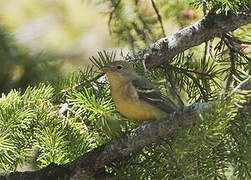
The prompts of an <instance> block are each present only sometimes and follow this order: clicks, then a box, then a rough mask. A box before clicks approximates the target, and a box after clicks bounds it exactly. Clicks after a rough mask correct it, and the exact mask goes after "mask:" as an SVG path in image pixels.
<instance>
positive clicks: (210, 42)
mask: <svg viewBox="0 0 251 180" xmlns="http://www.w3.org/2000/svg"><path fill="white" fill-rule="evenodd" d="M213 40H214V39H210V41H209V55H210V57H211V59H212V60H213V61H216V62H217V61H218V60H217V59H215V58H214V55H213Z"/></svg>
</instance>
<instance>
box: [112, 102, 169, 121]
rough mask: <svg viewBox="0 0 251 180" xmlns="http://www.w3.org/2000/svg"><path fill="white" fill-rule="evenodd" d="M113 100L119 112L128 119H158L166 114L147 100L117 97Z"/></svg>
mask: <svg viewBox="0 0 251 180" xmlns="http://www.w3.org/2000/svg"><path fill="white" fill-rule="evenodd" d="M114 102H115V105H116V107H117V108H118V110H119V112H120V113H121V114H123V115H124V116H126V117H127V118H129V119H134V120H139V121H140V120H141V121H144V120H149V119H160V118H163V117H165V116H166V115H167V113H166V112H164V111H162V110H160V109H159V108H156V107H154V106H152V105H150V104H148V103H147V102H139V101H137V102H136V101H132V100H129V99H123V100H119V99H117V100H115V101H114Z"/></svg>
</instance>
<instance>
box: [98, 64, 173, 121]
mask: <svg viewBox="0 0 251 180" xmlns="http://www.w3.org/2000/svg"><path fill="white" fill-rule="evenodd" d="M102 70H103V71H104V72H105V74H106V76H107V78H108V81H109V83H110V85H111V92H112V99H113V101H114V103H115V105H116V107H117V109H118V110H119V112H120V113H121V114H122V115H124V116H126V117H127V118H129V119H133V120H138V121H144V120H150V119H160V118H163V117H165V116H166V115H167V114H168V113H171V112H174V111H176V110H177V109H178V107H177V106H176V105H175V104H174V103H173V102H172V101H171V100H170V99H169V98H168V97H167V96H166V95H164V94H163V93H162V92H161V91H160V90H159V89H157V88H156V87H154V86H153V85H152V84H151V83H150V82H149V81H148V80H147V79H145V78H143V77H140V76H139V75H138V74H137V73H136V72H135V71H133V70H132V68H131V66H130V64H129V63H128V62H125V61H114V62H111V63H109V64H107V65H105V66H104V67H103V68H102Z"/></svg>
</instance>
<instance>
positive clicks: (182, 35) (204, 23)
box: [135, 12, 251, 67]
mask: <svg viewBox="0 0 251 180" xmlns="http://www.w3.org/2000/svg"><path fill="white" fill-rule="evenodd" d="M249 23H251V12H246V13H239V14H238V15H233V14H228V15H227V16H226V15H224V14H212V13H209V14H208V15H207V16H205V17H204V18H203V19H201V20H200V21H198V22H196V23H195V24H193V25H190V26H188V27H186V28H184V29H182V30H180V31H179V32H177V33H175V34H174V35H172V36H167V37H165V38H162V39H160V40H158V41H157V42H155V43H154V44H152V45H150V46H149V47H148V48H145V49H143V50H141V51H139V52H138V53H137V54H136V56H135V58H136V59H144V60H145V61H146V64H147V65H148V66H150V67H154V66H158V65H160V64H163V63H165V62H167V61H169V60H171V59H172V58H173V57H174V56H176V55H177V54H179V53H181V52H183V51H185V50H186V49H189V48H191V47H193V46H197V45H199V44H201V43H203V42H206V41H209V40H210V39H213V38H214V37H216V36H218V35H221V34H222V33H226V32H229V31H233V30H235V29H237V28H239V27H241V26H243V25H246V24H249Z"/></svg>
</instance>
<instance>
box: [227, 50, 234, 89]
mask: <svg viewBox="0 0 251 180" xmlns="http://www.w3.org/2000/svg"><path fill="white" fill-rule="evenodd" d="M235 58H236V56H235V53H234V52H233V51H232V50H230V62H231V68H230V74H229V77H228V79H227V85H226V89H229V87H230V84H231V82H232V81H233V75H234V74H235V72H236V69H235Z"/></svg>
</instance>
